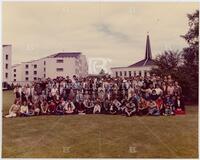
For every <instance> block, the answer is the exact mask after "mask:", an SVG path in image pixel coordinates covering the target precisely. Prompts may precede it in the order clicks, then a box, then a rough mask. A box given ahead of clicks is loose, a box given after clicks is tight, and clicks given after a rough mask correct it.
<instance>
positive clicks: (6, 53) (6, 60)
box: [2, 44, 12, 84]
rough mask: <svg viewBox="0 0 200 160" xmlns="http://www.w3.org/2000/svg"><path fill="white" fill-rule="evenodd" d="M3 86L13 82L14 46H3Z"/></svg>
mask: <svg viewBox="0 0 200 160" xmlns="http://www.w3.org/2000/svg"><path fill="white" fill-rule="evenodd" d="M2 58H3V67H2V68H3V76H2V77H3V84H4V83H5V82H6V83H10V82H11V61H12V45H10V44H8V45H3V57H2Z"/></svg>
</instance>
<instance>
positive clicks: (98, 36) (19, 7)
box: [3, 2, 198, 69]
mask: <svg viewBox="0 0 200 160" xmlns="http://www.w3.org/2000/svg"><path fill="white" fill-rule="evenodd" d="M195 9H198V3H189V2H187V3H181V2H178V3H144V2H143V3H139V2H128V3H127V2H126V3H119V2H115V3H105V2H104V3H103V2H102V3H100V2H93V3H83V2H82V3H81V2H73V3H72V2H71V3H69V2H59V3H57V2H4V3H3V44H12V46H13V56H12V64H16V63H20V62H23V61H28V60H33V59H38V58H42V57H45V56H47V55H50V54H53V53H56V52H61V51H80V52H82V53H83V54H85V55H86V56H87V58H88V61H90V62H91V61H95V59H97V60H102V58H103V59H104V62H105V63H106V64H104V65H105V66H106V67H107V68H106V69H108V68H109V67H116V66H128V65H130V64H132V63H134V62H137V61H139V60H141V59H143V58H144V55H145V42H146V35H147V32H149V35H150V41H151V48H152V54H153V57H155V56H156V55H157V54H159V53H161V52H162V51H163V50H167V49H173V50H177V49H178V50H181V49H182V48H183V47H185V46H186V45H187V44H186V43H185V41H184V40H183V39H182V38H180V35H183V34H185V33H186V32H187V30H188V19H187V17H186V14H187V13H192V12H194V11H195ZM90 65H93V64H91V63H90ZM89 67H91V66H89Z"/></svg>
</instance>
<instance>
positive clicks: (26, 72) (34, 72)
mask: <svg viewBox="0 0 200 160" xmlns="http://www.w3.org/2000/svg"><path fill="white" fill-rule="evenodd" d="M25 74H26V75H28V74H29V72H28V71H25ZM33 74H37V71H33Z"/></svg>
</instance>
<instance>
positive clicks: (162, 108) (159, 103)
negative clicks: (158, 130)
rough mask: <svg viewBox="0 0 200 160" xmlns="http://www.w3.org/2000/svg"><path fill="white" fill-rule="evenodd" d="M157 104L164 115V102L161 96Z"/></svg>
mask: <svg viewBox="0 0 200 160" xmlns="http://www.w3.org/2000/svg"><path fill="white" fill-rule="evenodd" d="M156 105H157V107H158V109H159V110H160V114H161V115H162V114H163V112H164V106H163V105H164V102H163V99H162V97H161V96H159V97H158V99H157V100H156Z"/></svg>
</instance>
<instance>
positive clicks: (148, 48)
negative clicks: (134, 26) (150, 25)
mask: <svg viewBox="0 0 200 160" xmlns="http://www.w3.org/2000/svg"><path fill="white" fill-rule="evenodd" d="M145 59H146V60H147V59H152V55H151V45H150V39H149V34H148V33H147V40H146V51H145Z"/></svg>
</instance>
